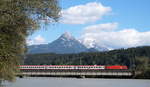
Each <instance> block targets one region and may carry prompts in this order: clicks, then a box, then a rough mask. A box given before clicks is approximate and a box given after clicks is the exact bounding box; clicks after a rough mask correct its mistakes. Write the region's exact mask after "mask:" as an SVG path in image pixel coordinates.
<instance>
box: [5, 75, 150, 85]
mask: <svg viewBox="0 0 150 87" xmlns="http://www.w3.org/2000/svg"><path fill="white" fill-rule="evenodd" d="M3 84H5V87H150V80H135V79H76V78H52V77H26V78H17V80H16V82H14V83H7V82H5V83H3Z"/></svg>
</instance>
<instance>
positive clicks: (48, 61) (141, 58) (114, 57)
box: [23, 46, 150, 78]
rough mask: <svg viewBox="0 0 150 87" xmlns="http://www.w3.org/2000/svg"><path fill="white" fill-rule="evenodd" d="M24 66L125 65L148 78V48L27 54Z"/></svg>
mask: <svg viewBox="0 0 150 87" xmlns="http://www.w3.org/2000/svg"><path fill="white" fill-rule="evenodd" d="M23 63H24V64H25V65H126V66H128V68H129V69H132V70H136V71H137V72H141V74H140V75H139V76H142V77H149V78H150V46H142V47H134V48H128V49H117V50H112V51H107V52H90V53H78V54H55V53H45V54H27V55H26V57H25V58H24V62H23Z"/></svg>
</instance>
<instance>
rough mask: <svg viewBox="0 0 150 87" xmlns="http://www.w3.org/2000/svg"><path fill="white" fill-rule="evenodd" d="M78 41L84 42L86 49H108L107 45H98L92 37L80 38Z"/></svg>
mask: <svg viewBox="0 0 150 87" xmlns="http://www.w3.org/2000/svg"><path fill="white" fill-rule="evenodd" d="M80 42H81V43H82V44H84V45H85V46H86V47H87V48H88V49H91V48H94V49H95V50H98V51H108V50H109V49H108V48H107V47H105V46H101V45H99V44H98V43H97V42H96V40H94V39H92V38H86V39H82V40H80Z"/></svg>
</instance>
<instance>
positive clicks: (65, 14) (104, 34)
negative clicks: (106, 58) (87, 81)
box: [27, 0, 150, 48]
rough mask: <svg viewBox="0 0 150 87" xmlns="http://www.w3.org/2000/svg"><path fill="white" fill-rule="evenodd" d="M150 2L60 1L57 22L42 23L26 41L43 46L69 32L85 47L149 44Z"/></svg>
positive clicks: (136, 0)
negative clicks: (60, 9)
mask: <svg viewBox="0 0 150 87" xmlns="http://www.w3.org/2000/svg"><path fill="white" fill-rule="evenodd" d="M149 3H150V0H59V5H60V7H61V8H62V12H61V13H62V17H61V18H60V22H59V23H54V24H48V25H46V26H45V25H44V24H43V23H41V25H42V26H41V28H40V29H39V30H38V31H36V32H35V33H34V34H33V35H31V36H29V37H28V38H27V39H28V40H27V42H28V44H30V45H31V44H45V43H49V42H52V41H53V40H55V39H57V38H58V37H59V36H60V35H61V34H63V33H64V32H70V33H71V34H72V35H73V36H74V37H76V38H77V39H80V40H81V41H82V42H83V43H84V44H85V45H87V46H89V43H92V42H95V43H96V44H99V45H101V46H105V47H109V48H122V47H133V46H141V45H149V44H150V40H149V39H148V38H149V37H150V10H149V9H150V5H149ZM84 13H85V14H84ZM93 26H94V27H93ZM97 31H98V32H97ZM141 42H142V43H141Z"/></svg>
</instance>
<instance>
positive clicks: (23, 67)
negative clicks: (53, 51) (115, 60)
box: [19, 65, 128, 70]
mask: <svg viewBox="0 0 150 87" xmlns="http://www.w3.org/2000/svg"><path fill="white" fill-rule="evenodd" d="M19 68H20V70H30V69H31V70H36V69H37V70H39V69H40V70H41V69H44V70H45V69H47V70H64V69H65V70H104V69H109V70H111V69H121V70H125V69H128V67H127V66H122V65H112V66H104V65H20V66H19Z"/></svg>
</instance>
